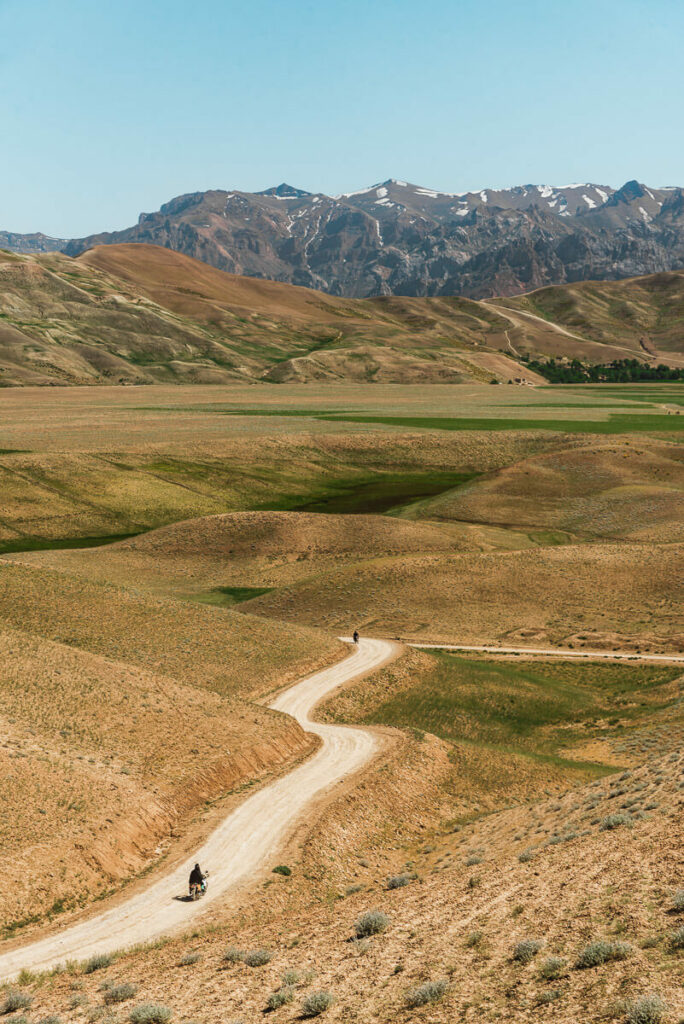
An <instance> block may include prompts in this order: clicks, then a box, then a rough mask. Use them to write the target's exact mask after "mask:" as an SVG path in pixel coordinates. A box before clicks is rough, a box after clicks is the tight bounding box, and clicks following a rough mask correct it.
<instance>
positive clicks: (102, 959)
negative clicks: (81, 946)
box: [83, 953, 112, 974]
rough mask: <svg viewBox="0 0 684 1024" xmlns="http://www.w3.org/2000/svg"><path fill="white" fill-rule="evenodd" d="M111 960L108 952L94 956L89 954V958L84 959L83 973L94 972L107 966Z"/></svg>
mask: <svg viewBox="0 0 684 1024" xmlns="http://www.w3.org/2000/svg"><path fill="white" fill-rule="evenodd" d="M111 962H112V957H111V956H110V955H109V953H98V954H97V955H96V956H91V958H90V960H86V962H85V964H84V965H83V973H84V974H94V973H95V971H102V970H104V968H105V967H109V966H110V964H111Z"/></svg>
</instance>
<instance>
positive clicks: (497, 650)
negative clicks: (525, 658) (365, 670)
mask: <svg viewBox="0 0 684 1024" xmlns="http://www.w3.org/2000/svg"><path fill="white" fill-rule="evenodd" d="M404 643H405V644H406V646H407V647H417V648H418V649H419V650H421V651H477V652H479V653H482V654H534V655H542V656H546V657H552V658H563V660H564V661H565V660H567V659H569V658H587V659H591V658H600V659H604V660H607V661H655V662H665V663H667V664H672V665H684V654H639V653H637V652H635V651H595V650H591V649H589V650H584V649H582V648H578V649H577V650H575V649H574V648H570V647H502V646H500V645H498V646H495V645H494V644H421V643H413V642H412V641H410V640H405V641H404Z"/></svg>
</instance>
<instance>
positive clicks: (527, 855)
mask: <svg viewBox="0 0 684 1024" xmlns="http://www.w3.org/2000/svg"><path fill="white" fill-rule="evenodd" d="M518 860H519V861H520V863H521V864H528V863H529V862H530V861H531V860H534V850H531V849H529V848H528V849H527V850H523V851H522V853H519V854H518Z"/></svg>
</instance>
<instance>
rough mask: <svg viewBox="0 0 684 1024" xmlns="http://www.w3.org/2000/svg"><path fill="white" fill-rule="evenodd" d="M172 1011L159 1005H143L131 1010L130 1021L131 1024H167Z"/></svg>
mask: <svg viewBox="0 0 684 1024" xmlns="http://www.w3.org/2000/svg"><path fill="white" fill-rule="evenodd" d="M171 1017H172V1011H171V1010H170V1009H169V1008H168V1006H161V1005H160V1004H159V1003H141V1004H140V1006H136V1007H134V1009H132V1010H131V1012H130V1014H129V1017H128V1019H129V1020H130V1022H131V1024H167V1021H169V1020H171Z"/></svg>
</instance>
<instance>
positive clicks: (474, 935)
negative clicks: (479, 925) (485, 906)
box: [465, 932, 484, 949]
mask: <svg viewBox="0 0 684 1024" xmlns="http://www.w3.org/2000/svg"><path fill="white" fill-rule="evenodd" d="M483 938H484V932H471V933H470V935H468V937H467V938H466V940H465V944H466V946H467V948H468V949H473V948H474V947H475V946H479V945H480V943H481V942H482V939H483Z"/></svg>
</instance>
